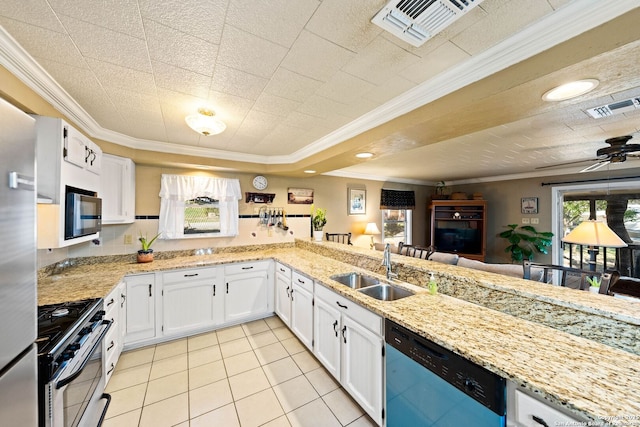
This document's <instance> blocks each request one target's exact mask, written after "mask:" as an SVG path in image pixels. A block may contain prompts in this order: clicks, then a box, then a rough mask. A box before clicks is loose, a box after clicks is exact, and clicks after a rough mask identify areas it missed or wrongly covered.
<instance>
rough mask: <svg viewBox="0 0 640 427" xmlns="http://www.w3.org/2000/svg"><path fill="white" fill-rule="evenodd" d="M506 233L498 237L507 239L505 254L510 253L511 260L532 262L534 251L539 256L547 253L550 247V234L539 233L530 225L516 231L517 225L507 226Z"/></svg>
mask: <svg viewBox="0 0 640 427" xmlns="http://www.w3.org/2000/svg"><path fill="white" fill-rule="evenodd" d="M507 227H508V228H509V229H508V230H507V231H503V232H502V233H500V234H499V235H498V236H500V237H502V238H504V239H507V240H508V241H509V246H507V247H506V248H505V250H504V251H505V252H509V253H511V260H512V261H517V262H522V261H523V260H524V259H528V260H529V261H533V256H534V254H535V251H537V252H539V253H541V254H547V253H549V250H548V248H549V247H550V246H551V238H552V237H553V233H551V232H539V231H538V230H536V229H535V228H534V227H532V226H530V225H523V226H522V227H520V228H519V229H518V224H509V225H507Z"/></svg>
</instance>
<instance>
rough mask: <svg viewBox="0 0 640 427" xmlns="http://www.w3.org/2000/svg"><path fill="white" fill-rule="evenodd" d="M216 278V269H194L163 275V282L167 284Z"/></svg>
mask: <svg viewBox="0 0 640 427" xmlns="http://www.w3.org/2000/svg"><path fill="white" fill-rule="evenodd" d="M212 277H216V269H215V268H192V269H188V270H176V271H170V272H165V273H162V281H163V282H164V283H165V284H166V283H177V282H181V283H184V282H188V281H191V280H193V281H195V280H202V279H210V278H212Z"/></svg>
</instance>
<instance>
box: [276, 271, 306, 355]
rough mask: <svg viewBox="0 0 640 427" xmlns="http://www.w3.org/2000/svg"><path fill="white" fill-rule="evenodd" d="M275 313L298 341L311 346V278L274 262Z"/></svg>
mask: <svg viewBox="0 0 640 427" xmlns="http://www.w3.org/2000/svg"><path fill="white" fill-rule="evenodd" d="M275 312H276V314H277V315H278V316H279V317H280V319H281V320H282V321H283V322H284V323H285V324H286V325H287V326H288V327H289V329H291V330H292V331H293V333H295V334H296V335H297V336H298V338H299V339H300V341H301V342H302V343H303V344H304V345H306V346H307V347H309V349H311V348H312V347H313V280H312V279H310V278H308V277H306V276H304V275H302V274H300V273H298V272H297V271H293V272H292V270H291V268H289V267H287V266H285V265H283V264H280V263H276V309H275Z"/></svg>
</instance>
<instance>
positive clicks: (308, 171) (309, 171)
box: [304, 169, 316, 173]
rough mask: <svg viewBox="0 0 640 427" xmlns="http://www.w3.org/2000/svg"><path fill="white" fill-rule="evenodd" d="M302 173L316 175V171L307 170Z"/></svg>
mask: <svg viewBox="0 0 640 427" xmlns="http://www.w3.org/2000/svg"><path fill="white" fill-rule="evenodd" d="M304 173H316V171H314V170H313V169H307V170H306V171H304Z"/></svg>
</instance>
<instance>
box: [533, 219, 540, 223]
mask: <svg viewBox="0 0 640 427" xmlns="http://www.w3.org/2000/svg"><path fill="white" fill-rule="evenodd" d="M531 224H540V218H531Z"/></svg>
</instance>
